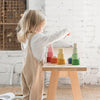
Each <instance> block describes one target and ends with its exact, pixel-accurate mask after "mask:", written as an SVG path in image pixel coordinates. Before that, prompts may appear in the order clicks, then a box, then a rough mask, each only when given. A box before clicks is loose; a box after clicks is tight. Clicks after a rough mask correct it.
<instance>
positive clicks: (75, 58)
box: [47, 43, 80, 65]
mask: <svg viewBox="0 0 100 100" xmlns="http://www.w3.org/2000/svg"><path fill="white" fill-rule="evenodd" d="M67 60H68V64H72V65H80V59H79V58H78V53H77V44H76V43H74V47H73V54H72V57H70V58H68V59H67ZM47 62H49V63H56V64H58V65H63V64H65V62H66V61H65V58H64V53H63V48H59V49H58V55H57V57H56V56H54V55H53V47H52V45H50V46H49V47H48V52H47Z"/></svg>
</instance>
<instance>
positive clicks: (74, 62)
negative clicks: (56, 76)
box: [72, 43, 80, 65]
mask: <svg viewBox="0 0 100 100" xmlns="http://www.w3.org/2000/svg"><path fill="white" fill-rule="evenodd" d="M72 65H80V59H78V53H77V44H76V43H74V48H73V54H72Z"/></svg>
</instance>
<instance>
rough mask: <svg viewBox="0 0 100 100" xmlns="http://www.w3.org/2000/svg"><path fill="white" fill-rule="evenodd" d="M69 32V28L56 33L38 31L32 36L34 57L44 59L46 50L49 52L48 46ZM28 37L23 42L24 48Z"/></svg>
mask: <svg viewBox="0 0 100 100" xmlns="http://www.w3.org/2000/svg"><path fill="white" fill-rule="evenodd" d="M67 34H68V30H67V29H63V30H61V31H59V32H56V33H54V34H43V33H36V34H35V35H34V36H33V37H32V38H31V42H30V45H31V49H32V53H33V55H34V57H35V58H36V59H37V60H38V61H42V60H43V61H44V60H45V57H46V52H47V49H46V48H47V46H48V45H49V44H51V43H53V42H55V41H57V40H60V39H62V38H63V37H65V36H66V35H67ZM27 43H28V39H27V40H26V43H21V45H22V46H23V48H26V47H27Z"/></svg>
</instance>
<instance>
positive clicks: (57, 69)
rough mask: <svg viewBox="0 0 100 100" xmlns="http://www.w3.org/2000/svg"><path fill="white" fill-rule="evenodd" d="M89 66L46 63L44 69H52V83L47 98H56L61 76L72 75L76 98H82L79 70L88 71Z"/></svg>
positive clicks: (51, 99) (75, 99) (50, 99)
mask: <svg viewBox="0 0 100 100" xmlns="http://www.w3.org/2000/svg"><path fill="white" fill-rule="evenodd" d="M86 70H87V68H86V67H85V66H81V65H71V64H65V65H57V64H50V63H46V64H45V65H44V66H43V71H51V77H50V84H49V88H48V93H47V100H55V96H56V89H57V83H58V78H59V77H70V80H71V87H72V93H73V99H74V100H82V95H81V90H80V85H79V80H78V74H77V71H86Z"/></svg>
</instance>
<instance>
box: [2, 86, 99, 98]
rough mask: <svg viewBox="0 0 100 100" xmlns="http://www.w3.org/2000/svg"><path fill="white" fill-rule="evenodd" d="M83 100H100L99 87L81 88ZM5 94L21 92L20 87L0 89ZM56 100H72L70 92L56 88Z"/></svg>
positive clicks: (68, 89)
mask: <svg viewBox="0 0 100 100" xmlns="http://www.w3.org/2000/svg"><path fill="white" fill-rule="evenodd" d="M47 89H48V88H45V89H44V91H45V92H47ZM81 90H82V96H83V100H100V87H96V88H92V87H84V88H81ZM6 92H13V93H16V92H21V88H20V87H14V86H13V87H10V86H8V87H0V94H2V93H6ZM56 94H57V95H56V100H73V97H72V91H71V89H70V88H57V93H56Z"/></svg>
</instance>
